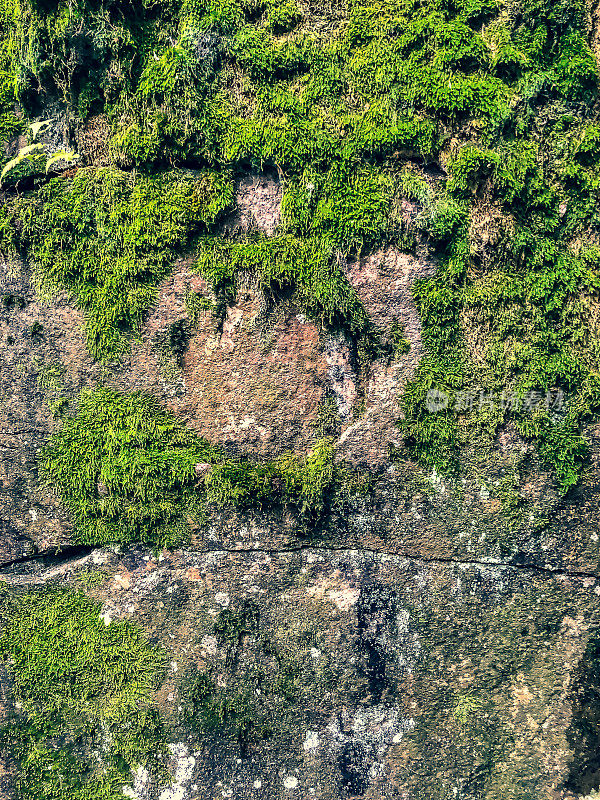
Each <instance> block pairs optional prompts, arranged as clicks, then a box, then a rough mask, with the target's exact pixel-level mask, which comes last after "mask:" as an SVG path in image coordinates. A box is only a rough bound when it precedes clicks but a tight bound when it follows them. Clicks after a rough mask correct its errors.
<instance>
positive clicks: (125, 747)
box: [0, 589, 165, 800]
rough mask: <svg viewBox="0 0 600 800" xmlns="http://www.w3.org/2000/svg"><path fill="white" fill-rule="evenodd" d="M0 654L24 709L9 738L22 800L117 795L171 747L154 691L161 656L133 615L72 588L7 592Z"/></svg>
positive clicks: (154, 765) (5, 736)
mask: <svg viewBox="0 0 600 800" xmlns="http://www.w3.org/2000/svg"><path fill="white" fill-rule="evenodd" d="M3 602H4V606H3V610H2V616H3V623H4V624H3V630H2V634H0V656H1V657H2V658H3V659H4V660H5V662H6V664H7V668H8V670H9V672H10V675H11V678H12V681H13V684H12V693H13V697H14V700H15V702H17V703H19V704H20V710H19V715H18V717H16V719H15V720H13V721H12V724H10V725H8V726H7V727H6V728H5V729H4V730H3V734H2V737H3V739H4V743H5V744H8V745H9V746H10V747H11V748H12V749H13V752H14V754H15V756H16V758H17V760H18V763H19V773H18V778H17V789H18V792H19V796H20V797H21V798H23V800H29V799H31V800H34V798H35V799H36V800H38V798H40V799H41V800H72V798H77V800H96V798H98V800H100V798H102V799H103V800H112V798H114V799H115V800H116V799H117V798H119V797H122V789H123V784H126V783H129V782H130V781H131V773H132V770H133V769H135V768H136V767H137V766H138V765H140V764H143V765H145V766H146V767H147V768H149V769H151V770H152V769H156V768H157V767H158V766H159V764H160V758H161V753H162V752H164V750H165V746H164V740H163V734H162V731H161V725H160V720H159V717H158V714H157V712H156V711H155V710H154V709H153V708H152V707H151V705H150V700H151V697H152V694H153V691H154V689H155V688H156V685H157V680H158V678H159V676H160V674H161V671H162V663H163V656H162V654H161V653H160V651H158V650H156V649H155V648H153V647H151V646H150V645H149V643H148V642H147V640H146V639H145V638H144V636H143V634H142V633H141V631H139V630H138V629H137V628H136V626H135V625H132V624H131V623H129V622H112V623H111V624H110V625H106V624H105V622H104V620H103V619H102V618H101V617H100V604H99V603H95V602H93V601H91V600H89V599H88V598H87V597H85V595H83V594H79V593H75V592H71V591H69V590H64V589H63V590H59V589H45V590H39V591H33V592H28V593H26V594H21V595H18V596H16V597H12V598H11V597H9V598H6V597H5V598H4V601H3Z"/></svg>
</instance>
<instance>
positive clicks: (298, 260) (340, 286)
mask: <svg viewBox="0 0 600 800" xmlns="http://www.w3.org/2000/svg"><path fill="white" fill-rule="evenodd" d="M197 269H198V270H199V271H200V272H201V274H202V275H203V276H204V277H205V278H206V279H207V280H208V281H209V282H210V284H211V285H212V286H213V287H214V290H215V292H216V293H217V294H219V293H222V292H224V291H228V290H229V287H233V289H234V290H235V286H236V281H237V276H238V274H239V273H240V272H242V271H249V272H252V273H253V274H255V275H256V276H257V278H258V280H259V284H260V287H261V289H262V290H263V291H264V292H265V293H267V294H269V295H274V296H277V294H278V293H281V292H284V291H287V290H290V289H292V290H294V296H295V299H296V300H297V302H298V304H299V305H300V306H301V308H302V309H304V311H305V312H306V313H307V314H309V315H310V316H311V317H313V318H314V319H316V320H319V321H320V322H322V323H323V324H324V325H326V326H342V327H346V328H347V329H348V330H350V331H352V332H354V333H356V334H359V335H360V334H361V333H363V332H366V331H367V328H368V317H367V314H366V311H365V309H364V306H363V304H362V302H361V301H360V299H359V297H358V296H357V294H356V293H355V292H354V291H353V290H352V288H351V287H350V285H349V284H348V281H347V279H346V276H345V275H344V273H343V272H342V271H341V270H340V268H339V267H338V266H337V264H336V263H335V260H334V257H333V252H332V247H331V246H330V245H328V243H327V242H326V241H323V240H322V239H313V238H302V239H300V238H296V237H295V236H292V235H286V234H283V235H280V236H276V237H272V238H267V237H263V236H256V237H252V236H249V237H246V238H245V239H238V240H227V239H222V238H220V237H213V238H205V239H204V240H203V241H202V244H201V247H200V250H199V254H198V261H197Z"/></svg>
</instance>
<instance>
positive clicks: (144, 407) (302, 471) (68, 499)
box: [40, 389, 366, 547]
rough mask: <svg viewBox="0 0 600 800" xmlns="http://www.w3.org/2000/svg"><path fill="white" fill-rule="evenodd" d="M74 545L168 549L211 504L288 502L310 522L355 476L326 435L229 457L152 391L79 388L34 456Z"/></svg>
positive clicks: (353, 487) (356, 483)
mask: <svg viewBox="0 0 600 800" xmlns="http://www.w3.org/2000/svg"><path fill="white" fill-rule="evenodd" d="M40 466H41V474H42V476H43V480H44V481H45V482H46V483H47V484H48V485H49V486H51V487H52V488H54V489H55V490H56V491H57V492H58V493H59V495H60V497H61V499H62V501H63V503H64V504H65V506H66V508H67V509H68V511H69V512H70V513H71V515H72V517H73V521H74V523H75V540H76V541H77V542H78V543H82V544H95V545H97V544H106V543H109V542H125V543H128V542H134V541H142V542H145V543H149V544H151V545H154V546H156V547H174V546H177V545H179V544H181V543H182V542H184V541H185V540H186V539H187V538H188V535H189V526H188V521H193V520H196V521H197V522H200V521H201V520H202V519H203V515H204V513H205V512H206V510H207V509H208V507H209V506H210V505H211V504H217V505H218V506H224V505H228V504H229V505H234V506H255V507H256V506H264V505H269V504H286V503H289V504H291V505H292V506H294V507H295V508H296V509H297V512H298V514H299V519H300V521H301V523H302V524H303V526H305V527H310V528H314V527H315V526H316V525H318V524H319V522H320V521H321V518H322V516H323V515H324V514H325V513H326V512H327V510H328V508H329V507H330V506H331V504H332V503H333V502H342V501H343V498H344V496H345V495H346V494H348V493H354V492H356V491H362V490H363V489H364V488H366V486H365V487H363V482H362V481H361V480H360V476H358V475H355V474H354V473H351V472H350V471H347V470H344V469H343V468H342V467H336V466H335V465H334V463H333V439H332V438H330V437H323V438H321V439H318V440H317V441H316V442H315V444H314V446H313V448H312V450H311V451H310V452H309V453H308V454H306V456H304V457H298V456H294V455H292V454H287V455H284V456H281V457H280V458H278V459H276V460H274V461H271V462H267V463H264V464H261V463H257V462H252V461H249V460H234V459H227V458H226V457H225V455H224V454H223V453H222V452H221V451H220V450H219V449H218V448H216V447H213V446H212V445H210V444H209V443H208V442H207V441H206V440H204V439H202V438H200V437H198V436H197V435H196V434H194V433H193V432H192V431H190V430H188V429H187V428H186V427H185V426H184V425H182V424H181V423H180V422H178V421H177V419H176V418H175V417H174V416H173V415H172V414H171V413H169V412H166V411H164V410H163V409H162V408H161V407H160V405H159V404H158V403H157V402H156V401H155V400H153V399H152V398H150V397H146V396H144V395H141V394H139V393H132V394H128V395H123V394H119V393H117V392H114V391H112V390H109V389H98V390H96V391H93V392H88V393H84V394H82V396H81V398H80V404H79V410H78V412H77V414H76V415H75V416H72V417H65V419H64V421H63V425H62V427H61V429H60V430H59V431H58V432H57V433H56V434H55V435H54V436H53V437H52V438H51V439H50V441H49V442H48V444H47V446H46V448H45V449H44V451H43V453H42V455H41V459H40Z"/></svg>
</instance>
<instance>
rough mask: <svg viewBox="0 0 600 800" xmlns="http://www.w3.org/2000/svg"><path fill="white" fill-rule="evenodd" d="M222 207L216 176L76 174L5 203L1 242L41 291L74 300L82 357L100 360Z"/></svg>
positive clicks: (224, 191) (134, 323)
mask: <svg viewBox="0 0 600 800" xmlns="http://www.w3.org/2000/svg"><path fill="white" fill-rule="evenodd" d="M232 198H233V188H232V184H231V179H230V177H229V176H228V175H226V174H223V173H220V172H210V171H204V172H200V173H196V174H191V175H190V174H187V173H183V172H181V173H178V172H173V173H168V174H162V175H160V176H158V177H142V176H138V175H136V174H135V173H129V174H127V173H123V172H121V171H119V170H115V169H108V168H106V169H92V168H86V169H80V170H78V171H77V173H76V174H75V176H74V177H73V178H72V179H69V180H64V179H62V178H55V179H53V180H51V181H50V182H49V183H47V184H46V185H45V186H43V187H42V188H41V189H40V190H39V191H38V192H36V193H35V194H32V195H29V196H27V197H26V198H21V199H19V200H15V201H13V202H11V203H8V204H7V205H6V206H5V207H4V209H3V219H2V220H0V235H1V237H2V239H1V241H2V246H3V248H4V249H5V250H7V249H9V248H11V247H16V248H18V249H20V250H22V251H24V252H25V253H27V254H28V255H29V257H30V258H31V260H32V261H33V263H34V266H35V268H36V270H37V274H38V277H39V280H40V281H41V282H42V283H44V284H46V285H49V286H50V288H52V287H61V288H66V289H68V290H69V291H71V292H72V293H73V294H74V295H75V297H76V299H77V302H78V304H79V306H80V308H81V309H82V311H83V312H84V314H85V318H86V336H87V342H88V347H89V349H90V352H91V353H92V355H94V356H95V357H96V358H101V359H109V358H112V357H114V356H116V355H117V354H118V353H120V352H121V351H122V350H123V346H124V344H123V338H122V333H123V332H127V331H136V330H137V329H138V328H139V325H140V322H141V320H142V317H143V314H144V312H145V311H146V310H147V309H148V308H149V307H150V306H151V304H152V302H153V300H154V297H155V293H156V287H157V285H158V283H159V281H160V280H162V279H163V278H164V277H165V275H166V274H167V272H168V269H169V265H170V262H171V261H172V259H173V256H174V253H175V252H177V249H178V248H180V247H181V246H182V245H184V244H185V242H186V241H189V239H190V238H191V236H192V235H193V234H195V233H197V232H199V231H201V230H206V228H207V226H209V225H211V224H212V223H213V222H214V221H215V220H216V219H217V217H218V216H219V214H220V213H221V212H222V211H224V210H225V209H226V208H228V207H229V206H231V204H232Z"/></svg>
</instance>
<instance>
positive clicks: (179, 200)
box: [0, 0, 600, 502]
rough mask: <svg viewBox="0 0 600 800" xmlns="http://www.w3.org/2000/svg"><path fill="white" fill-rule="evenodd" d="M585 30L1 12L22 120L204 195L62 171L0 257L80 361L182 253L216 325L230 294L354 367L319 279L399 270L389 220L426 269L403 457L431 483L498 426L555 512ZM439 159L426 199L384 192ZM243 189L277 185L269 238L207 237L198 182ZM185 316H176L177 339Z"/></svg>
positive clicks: (569, 343)
mask: <svg viewBox="0 0 600 800" xmlns="http://www.w3.org/2000/svg"><path fill="white" fill-rule="evenodd" d="M587 13H588V12H587V7H586V5H585V3H584V2H582V1H580V0H577V2H567V0H561V1H560V2H555V3H552V2H549V0H522V2H521V1H520V2H516V1H515V2H513V0H507V2H503V3H496V2H493V1H492V0H461V2H449V0H426V2H421V0H349V2H348V3H347V4H344V5H343V6H341V7H336V10H335V13H332V14H331V15H330V19H329V20H328V21H327V23H325V22H324V19H323V15H322V13H321V11H320V10H319V8H317V7H312V6H311V7H307V6H299V5H297V4H296V3H295V2H286V3H283V4H281V3H274V2H271V1H270V0H265V2H254V1H253V0H252V1H251V0H228V2H226V3H218V2H213V0H185V1H184V2H180V0H175V1H174V3H169V4H167V3H153V4H151V5H144V4H142V5H141V6H136V12H135V13H134V14H133V13H132V14H130V13H124V12H123V10H122V9H121V7H120V5H119V3H100V6H99V7H98V8H96V6H94V7H93V11H92V7H91V6H89V4H88V3H86V2H84V0H78V2H77V3H75V4H73V3H69V4H67V3H66V0H59V1H58V2H57V3H55V4H53V5H52V6H51V7H48V8H42V7H41V6H40V5H39V3H37V2H33V0H26V2H24V4H23V6H22V8H19V9H18V10H17V9H16V7H13V6H12V5H11V6H10V8H8V9H7V11H6V12H5V21H4V27H3V29H2V30H3V35H2V41H3V47H4V52H5V53H7V54H10V55H11V60H10V63H11V64H12V63H13V62H14V64H15V65H16V66H15V67H14V68H13V67H12V66H10V67H9V60H7V59H5V62H6V63H5V64H4V66H2V64H0V68H3V69H4V70H5V71H6V72H7V74H8V73H10V74H11V75H12V77H11V80H12V82H13V84H14V86H16V87H17V95H18V96H19V97H20V98H21V103H22V105H23V106H24V107H25V108H26V109H27V110H29V111H30V112H33V111H35V105H36V100H35V97H37V94H38V92H37V87H38V86H39V87H42V91H46V92H48V93H49V94H50V95H51V96H55V95H56V94H58V95H59V96H61V97H62V98H63V99H64V101H65V102H66V104H67V105H68V106H69V108H70V109H71V110H72V111H73V112H74V113H79V114H80V115H82V116H83V115H85V114H87V113H88V112H89V111H90V110H94V111H96V110H104V111H105V112H106V113H107V114H108V116H109V118H110V120H111V121H112V123H113V134H112V138H111V152H112V154H113V156H114V158H115V159H117V158H118V159H119V163H121V160H122V159H129V160H130V163H133V164H134V165H136V166H138V167H143V168H144V169H146V168H148V167H151V168H152V169H164V168H165V166H166V165H172V164H184V163H185V164H190V163H195V164H210V165H211V166H212V167H213V168H214V170H215V172H207V171H205V172H204V173H203V175H202V176H198V175H197V176H196V177H194V178H192V177H184V176H183V175H182V174H181V173H165V174H164V175H159V176H154V177H140V176H138V175H135V174H132V175H127V176H124V175H123V174H122V173H119V172H117V171H115V170H109V171H98V172H96V171H90V170H79V172H78V173H77V175H76V176H75V178H73V179H72V180H71V181H66V182H65V181H56V182H52V181H51V182H50V183H49V184H48V185H47V186H45V187H43V188H42V189H41V190H40V191H39V192H38V193H37V194H36V195H34V196H30V197H27V198H26V199H25V200H19V201H14V202H13V203H10V204H9V206H8V208H7V209H5V211H4V222H3V223H1V222H0V230H1V231H2V234H1V240H2V243H3V245H2V246H3V249H5V250H6V249H9V248H10V247H14V246H19V247H20V248H21V249H22V251H23V253H25V254H26V255H28V256H29V257H30V258H31V259H32V260H33V261H34V262H36V263H37V264H38V265H39V275H40V278H43V279H44V280H45V281H50V282H54V283H55V284H59V285H61V286H65V287H66V288H68V289H70V290H71V291H73V292H74V293H75V295H76V296H77V299H78V302H79V304H80V307H81V308H82V309H83V311H84V312H85V314H86V326H87V334H88V342H89V346H90V349H91V351H92V352H93V353H94V354H95V355H97V356H99V357H102V358H110V357H112V356H114V355H117V354H118V353H119V352H121V350H122V347H123V338H122V335H121V334H122V332H123V331H135V330H136V329H137V328H138V326H139V324H140V320H141V319H142V316H143V313H144V311H145V310H146V309H147V308H148V307H149V306H150V305H151V303H152V301H153V298H154V292H155V287H156V285H157V283H158V282H159V281H160V280H161V279H162V277H164V275H165V274H166V271H167V270H168V266H169V263H170V261H171V256H172V254H173V251H174V250H176V249H178V248H179V247H181V246H185V245H186V244H189V243H190V242H191V239H192V238H193V237H194V236H195V235H196V234H201V235H204V238H203V240H202V241H201V244H200V251H199V261H198V265H199V269H200V270H201V272H202V273H203V274H204V275H205V277H206V278H207V280H208V281H209V282H210V283H211V285H212V287H213V289H214V290H215V295H216V303H215V308H214V313H215V316H216V318H217V320H220V319H222V318H223V316H224V314H225V311H226V308H227V305H228V304H230V303H231V302H232V301H233V300H234V298H235V296H236V287H237V281H238V279H239V276H240V274H241V273H243V272H245V271H250V272H252V273H253V274H254V275H255V276H256V277H257V278H258V281H259V285H260V287H261V289H262V291H263V292H264V293H265V294H267V295H268V296H269V297H270V299H272V300H275V301H277V300H278V299H280V298H281V297H282V296H286V297H287V296H288V295H289V294H291V293H293V294H294V297H295V300H296V301H297V302H298V304H299V305H300V306H301V307H302V309H303V310H304V311H305V313H307V314H308V315H309V316H310V317H311V318H313V319H315V320H318V321H319V322H320V323H321V324H322V325H323V326H326V327H333V328H343V329H344V330H345V331H346V333H347V334H348V336H349V338H351V339H353V340H354V341H353V347H354V350H355V352H356V354H357V355H358V354H361V353H362V354H363V358H362V360H363V361H364V362H366V361H368V359H369V358H372V357H373V356H374V355H382V354H384V353H385V352H386V347H385V346H384V345H382V342H381V341H379V339H378V337H377V336H376V335H375V332H374V330H373V328H372V326H371V324H370V321H369V319H368V315H367V314H366V311H365V309H364V307H363V305H362V303H361V302H360V299H359V297H358V296H357V295H356V293H355V292H354V291H352V289H351V288H350V286H349V284H348V282H347V280H346V278H345V275H344V269H343V266H344V258H345V257H348V256H349V257H355V256H358V255H360V254H361V253H365V252H368V251H369V250H372V249H374V248H376V247H379V246H382V245H384V244H389V243H393V244H395V245H396V246H399V247H408V246H409V237H408V236H407V234H406V230H405V227H403V224H402V223H401V222H400V221H399V215H398V207H399V205H400V199H401V198H402V197H403V196H404V197H406V196H409V197H412V199H413V200H414V202H416V203H417V205H418V206H419V207H420V208H419V213H418V217H417V226H416V227H417V229H418V230H420V231H421V233H422V234H424V235H425V236H426V237H427V239H428V241H429V244H430V245H431V247H432V250H433V251H434V253H435V255H436V257H437V258H438V259H439V262H440V263H439V269H438V273H437V275H436V276H434V277H433V278H430V279H428V280H426V281H422V282H421V283H420V284H419V285H418V286H417V287H416V288H415V299H416V302H417V306H418V309H419V313H420V316H421V322H422V326H423V340H424V343H425V345H426V348H427V353H426V356H425V359H424V360H423V362H422V364H421V366H420V367H419V369H418V371H417V374H416V376H415V380H414V382H413V383H412V385H411V386H410V387H409V388H408V390H407V392H406V395H405V398H404V400H403V412H404V420H403V422H402V428H403V431H404V434H405V439H406V443H407V444H408V447H409V450H410V451H411V452H412V453H413V454H415V455H417V456H418V457H419V458H421V459H423V460H424V461H425V462H426V463H427V464H428V465H429V466H435V467H436V469H438V470H442V469H443V470H449V469H453V468H455V467H456V466H457V464H458V462H460V459H461V448H462V445H463V444H464V443H466V442H469V441H472V440H473V438H474V437H476V438H477V439H478V440H479V441H481V442H482V443H483V444H485V443H489V442H490V441H491V440H493V437H494V436H495V434H496V432H497V431H498V429H499V427H500V426H501V425H502V424H505V423H506V422H508V421H509V420H513V421H514V422H515V423H516V424H518V426H519V428H520V430H521V431H522V433H523V434H524V435H526V436H528V437H530V438H532V439H533V440H535V441H536V442H537V444H538V445H539V453H540V456H541V459H542V461H543V462H544V464H547V465H549V466H551V467H552V468H554V469H555V471H556V475H557V479H558V481H557V482H558V486H559V488H561V490H566V489H568V487H569V486H571V485H572V484H573V483H574V482H575V481H576V480H577V476H578V474H579V473H580V471H581V469H582V466H583V463H584V460H585V442H584V441H583V438H582V435H581V430H582V426H583V425H584V424H585V422H586V420H588V419H591V418H593V417H594V415H595V414H596V413H597V408H598V407H599V400H600V396H599V395H598V392H597V384H598V380H597V379H598V374H599V369H598V356H599V353H598V348H597V346H596V344H595V339H597V336H595V335H592V334H590V333H589V331H588V332H586V329H588V328H589V325H588V321H589V319H591V318H592V316H593V315H592V314H591V312H590V311H589V309H590V308H591V307H592V306H593V305H594V303H595V302H596V301H597V293H598V278H597V265H596V261H597V259H596V257H595V255H594V253H593V252H592V251H585V250H584V248H583V246H582V242H588V241H592V242H593V241H595V240H596V239H597V232H598V229H599V226H600V214H599V212H598V210H597V203H596V197H597V193H598V191H600V179H599V178H598V169H597V167H598V161H599V159H600V147H599V144H598V143H599V141H600V138H599V134H598V130H597V124H596V122H597V121H596V119H595V110H594V109H595V102H596V98H597V90H598V72H597V65H596V61H595V57H594V55H593V53H592V51H591V49H590V46H589V42H588V38H589V37H588V30H587V27H586V25H587ZM82 26H83V27H82ZM82 31H84V33H83V34H82ZM84 41H85V42H90V43H93V44H90V51H89V52H85V53H84V52H83V49H82V48H83V47H84ZM84 56H85V57H84ZM3 63H4V62H3ZM6 85H7V86H8V82H7V83H6ZM33 87H36V88H35V91H34V90H33ZM440 151H441V152H440ZM438 156H439V162H440V164H441V165H442V166H443V167H444V168H445V170H446V172H447V175H446V176H443V175H439V176H437V177H436V178H435V179H434V178H432V177H431V175H430V177H429V178H428V179H425V178H419V177H418V176H417V170H416V167H415V166H414V164H413V167H412V168H410V169H405V168H403V164H404V163H405V162H406V161H407V159H413V161H416V160H417V159H420V160H421V161H423V162H427V161H428V160H429V159H431V158H436V157H438ZM265 165H270V166H273V167H276V168H277V170H278V171H279V174H280V176H281V178H282V180H283V184H284V187H283V188H284V195H283V203H282V212H283V213H282V223H281V226H280V229H279V231H278V232H277V235H276V236H275V237H273V238H271V239H267V238H266V237H259V236H246V237H236V238H233V239H224V238H222V237H219V236H212V235H209V236H206V233H207V227H208V226H211V225H212V223H213V222H214V221H215V220H216V219H217V217H218V215H219V213H220V212H221V211H223V210H224V209H226V208H227V207H228V206H229V205H230V203H231V202H232V189H231V183H230V181H229V178H228V177H227V176H225V173H224V172H223V170H227V169H230V168H235V169H236V170H239V171H242V172H245V171H247V170H248V169H249V168H250V167H252V168H255V169H262V168H264V167H265ZM423 166H424V167H426V163H424V165H423ZM425 171H426V170H425ZM224 176H225V177H224ZM165 184H166V189H165ZM194 187H196V188H194ZM199 187H201V188H199ZM199 193H204V194H203V195H202V197H203V198H204V200H203V201H201V200H200V199H199ZM206 194H208V196H209V198H210V199H209V201H208V202H206ZM490 209H493V214H497V215H499V216H500V217H501V218H502V220H503V223H502V224H503V225H504V229H503V231H502V232H501V234H500V236H499V240H498V242H496V243H494V244H491V243H488V244H487V245H485V244H483V245H482V244H481V243H478V242H477V241H476V228H477V220H478V217H479V218H480V217H481V215H483V216H485V215H486V214H487V215H488V216H490V215H491V214H492V212H491V211H490ZM493 214H492V215H493ZM130 229H131V231H132V235H131V236H130V235H129V230H130ZM142 230H143V231H145V232H146V233H145V235H144V234H141V231H142ZM208 233H209V234H212V233H214V231H210V230H209V231H208ZM74 243H76V244H74ZM57 252H58V253H59V254H60V256H59V257H56V253H57ZM482 259H483V261H482ZM205 305H206V306H207V303H205V301H204V300H200V299H198V298H197V302H196V301H195V300H192V299H190V300H189V309H188V313H189V315H190V319H191V321H192V324H194V322H195V321H196V320H197V318H198V314H199V313H200V312H201V310H203V308H204V306H205ZM585 309H587V310H585ZM475 341H476V342H477V346H476V347H478V348H479V349H480V350H481V352H473V351H472V345H473V342H475ZM402 346H404V347H405V345H402ZM388 351H389V347H388ZM440 390H441V391H443V392H445V393H447V394H448V395H449V397H450V398H451V399H454V398H455V397H456V396H458V395H459V394H460V393H463V394H464V392H470V393H474V394H475V395H476V396H477V395H478V394H479V393H481V392H483V393H485V394H488V395H489V394H490V393H495V394H496V395H498V396H501V395H502V393H503V392H504V393H505V394H510V395H514V396H517V397H521V398H522V397H526V396H528V395H529V394H530V393H531V392H538V393H542V394H545V393H546V392H548V391H550V392H556V391H558V390H561V391H563V392H564V393H565V395H566V396H567V398H568V409H569V410H568V412H567V415H566V416H560V415H557V414H555V413H548V414H547V415H546V416H545V417H544V418H543V419H542V417H540V415H539V414H538V415H537V416H535V419H534V415H532V414H530V413H529V412H526V413H521V412H517V411H515V409H510V410H506V409H502V410H500V411H499V410H496V411H495V412H494V413H488V412H485V413H479V412H477V413H470V412H469V413H465V412H464V411H457V410H456V408H455V407H454V403H453V402H451V403H449V406H448V408H447V409H444V410H443V413H437V412H435V413H431V412H430V411H429V410H428V409H427V408H426V405H424V402H425V400H426V398H427V396H428V392H430V391H440ZM236 469H238V467H236ZM245 469H246V468H245V467H244V468H243V469H242V472H244V470H245ZM245 480H248V481H249V484H248V485H249V486H250V485H251V484H252V480H254V479H253V478H248V476H246V477H245V478H244V480H243V481H241V482H240V484H239V487H238V488H239V492H240V494H239V498H238V499H240V501H241V498H244V497H245V496H246V494H247V492H248V491H250V489H243V488H242V486H243V484H244V481H245ZM223 486H224V487H230V480H229V477H226V476H225V474H224V475H223ZM236 491H237V490H236ZM257 491H259V494H260V490H258V489H257ZM223 495H224V496H228V497H231V498H234V497H237V495H236V492H235V491H234V490H233V489H231V488H225V489H223ZM236 502H237V500H236ZM244 502H245V500H244Z"/></svg>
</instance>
